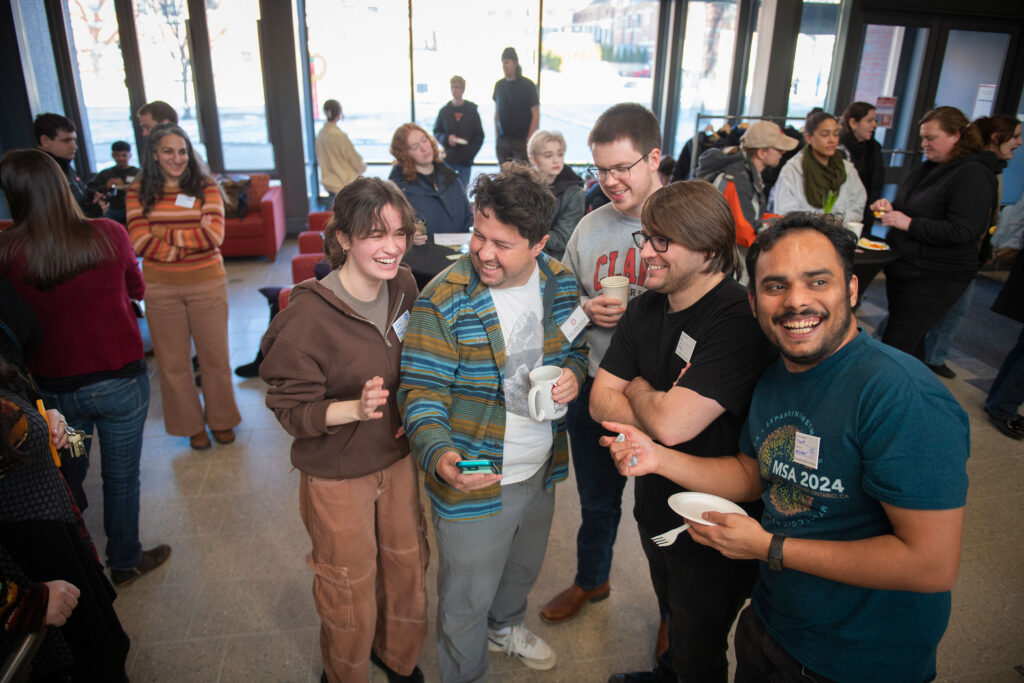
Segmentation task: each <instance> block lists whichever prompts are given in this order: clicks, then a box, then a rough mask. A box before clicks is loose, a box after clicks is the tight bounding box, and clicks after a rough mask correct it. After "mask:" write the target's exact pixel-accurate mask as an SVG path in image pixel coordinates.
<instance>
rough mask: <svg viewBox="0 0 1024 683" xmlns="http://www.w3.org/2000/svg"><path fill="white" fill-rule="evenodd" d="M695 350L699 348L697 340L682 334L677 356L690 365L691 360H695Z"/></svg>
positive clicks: (677, 345)
mask: <svg viewBox="0 0 1024 683" xmlns="http://www.w3.org/2000/svg"><path fill="white" fill-rule="evenodd" d="M695 348H697V340H696V339H694V338H693V337H691V336H690V335H688V334H686V333H685V332H680V333H679V343H678V344H676V355H677V356H679V357H680V358H682V359H683V360H684V361H686V362H687V363H689V362H690V359H691V358H693V350H694V349H695Z"/></svg>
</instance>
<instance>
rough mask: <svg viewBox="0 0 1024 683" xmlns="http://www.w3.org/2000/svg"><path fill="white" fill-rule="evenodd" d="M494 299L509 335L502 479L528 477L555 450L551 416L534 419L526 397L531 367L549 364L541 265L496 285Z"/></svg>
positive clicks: (511, 480) (505, 481)
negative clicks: (518, 281)
mask: <svg viewBox="0 0 1024 683" xmlns="http://www.w3.org/2000/svg"><path fill="white" fill-rule="evenodd" d="M491 299H493V300H494V308H495V310H496V311H497V312H498V319H499V320H500V321H501V333H502V335H503V336H504V338H505V386H504V388H505V411H506V412H505V448H504V454H503V456H502V473H501V474H502V476H501V483H502V485H506V484H515V483H517V482H520V481H525V480H527V479H529V478H530V477H532V476H533V475H534V474H536V472H537V470H539V469H540V468H541V466H542V465H544V463H546V462H547V460H548V457H550V455H551V446H552V435H551V422H550V421H545V422H535V421H533V420H531V419H530V411H529V409H528V408H527V407H526V397H527V395H528V394H529V393H530V371H531V370H533V369H534V368H539V367H540V366H542V365H543V364H544V321H543V320H541V313H542V311H543V310H544V307H543V305H542V302H541V295H540V271H539V270H538V269H537V268H536V267H534V269H533V275H531V276H530V279H529V280H528V281H527V283H526V284H525V285H523V286H521V287H503V288H501V289H491Z"/></svg>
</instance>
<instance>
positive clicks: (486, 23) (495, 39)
mask: <svg viewBox="0 0 1024 683" xmlns="http://www.w3.org/2000/svg"><path fill="white" fill-rule="evenodd" d="M451 8H452V5H451V3H450V2H448V1H447V0H414V2H413V5H412V48H413V49H412V70H413V75H414V77H415V82H414V84H413V91H412V97H413V102H414V103H415V106H416V122H417V123H419V124H420V125H421V126H423V127H424V128H426V129H427V131H428V132H432V131H433V128H434V121H435V119H436V118H437V112H438V111H439V110H440V108H441V107H443V106H444V105H445V103H447V102H448V101H449V100H450V99H451V92H450V88H449V80H450V79H451V77H452V76H453V75H455V74H458V75H460V76H462V77H463V78H465V79H466V93H465V98H466V99H467V100H469V101H471V102H475V103H476V105H477V107H479V111H480V119H481V121H482V122H483V126H484V135H485V136H486V137H485V139H484V146H483V147H482V148H481V149H480V154H479V155H477V158H476V163H478V164H488V163H490V164H493V163H495V161H496V156H495V150H494V101H493V100H492V99H491V95H492V94H493V93H494V84H495V82H496V81H497V80H498V79H499V78H502V71H501V52H502V50H504V49H505V48H506V47H509V46H511V47H514V48H515V49H516V53H517V54H518V55H519V65H520V66H521V67H522V68H523V75H524V76H525V77H526V78H529V79H530V80H532V81H536V80H537V15H538V12H539V4H538V3H537V2H536V1H534V2H523V3H508V2H501V3H499V2H493V1H489V2H471V3H465V4H463V5H460V6H459V11H458V12H452V11H451ZM469 55H472V57H471V58H467V56H469ZM546 94H547V91H546V90H545V95H546ZM545 114H546V111H545V107H543V106H542V107H541V125H542V126H545V125H546V122H545ZM549 120H550V119H549ZM398 123H402V122H401V121H400V122H398ZM398 123H396V127H397V125H398ZM389 139H390V138H389ZM389 159H390V157H389Z"/></svg>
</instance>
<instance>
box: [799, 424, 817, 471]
mask: <svg viewBox="0 0 1024 683" xmlns="http://www.w3.org/2000/svg"><path fill="white" fill-rule="evenodd" d="M820 450H821V437H820V436H811V435H810V434H804V433H802V432H797V433H796V440H795V441H794V443H793V462H798V463H800V464H801V465H803V466H804V467H809V468H810V469H812V470H816V469H818V452H819V451H820Z"/></svg>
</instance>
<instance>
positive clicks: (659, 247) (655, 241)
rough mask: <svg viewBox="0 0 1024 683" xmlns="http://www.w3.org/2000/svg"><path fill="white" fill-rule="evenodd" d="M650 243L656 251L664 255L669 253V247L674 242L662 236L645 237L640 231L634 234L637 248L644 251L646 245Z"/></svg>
mask: <svg viewBox="0 0 1024 683" xmlns="http://www.w3.org/2000/svg"><path fill="white" fill-rule="evenodd" d="M648 242H650V243H651V248H653V249H654V251H656V252H658V253H660V254H663V253H665V252H666V251H668V245H669V244H671V243H672V240H670V239H669V238H667V237H662V236H661V235H645V234H643V233H642V232H640V231H639V230H637V231H636V232H634V233H633V243H634V244H635V245H636V246H638V247H640V248H641V249H643V248H644V245H645V244H647V243H648Z"/></svg>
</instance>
